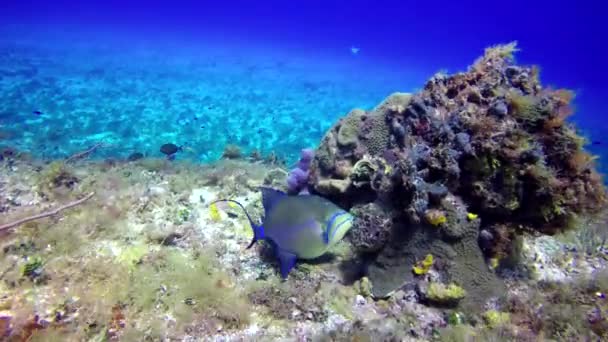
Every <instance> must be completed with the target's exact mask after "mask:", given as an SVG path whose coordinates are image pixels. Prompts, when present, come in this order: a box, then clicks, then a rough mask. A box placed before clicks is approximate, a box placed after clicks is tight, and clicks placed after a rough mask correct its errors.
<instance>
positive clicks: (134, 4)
mask: <svg viewBox="0 0 608 342" xmlns="http://www.w3.org/2000/svg"><path fill="white" fill-rule="evenodd" d="M128 3H129V4H128V5H125V4H122V2H120V1H103V2H101V1H98V2H95V1H91V2H76V1H73V2H72V1H53V2H50V1H44V2H43V1H8V2H7V1H3V4H2V10H1V12H0V139H2V140H0V145H3V146H11V147H13V148H16V149H17V150H19V151H27V152H29V153H32V154H33V155H34V156H37V157H41V158H46V159H54V158H63V157H66V156H68V155H70V154H72V153H74V152H77V151H81V150H83V149H85V148H87V147H89V146H91V145H93V144H95V143H97V142H100V141H103V142H104V143H105V144H106V147H104V148H103V149H101V150H99V151H98V152H96V154H95V156H96V157H101V158H106V157H113V158H126V157H127V156H128V155H129V154H130V153H132V152H143V153H144V154H146V155H148V156H152V157H161V156H162V155H161V153H160V152H159V147H160V145H162V144H163V143H167V142H172V143H175V144H178V145H185V146H186V147H188V148H187V149H185V150H184V152H181V153H180V154H179V155H178V157H177V158H178V159H191V160H196V161H201V162H209V161H213V160H217V159H218V158H219V157H220V156H221V153H222V150H223V148H224V146H225V145H226V144H236V145H239V146H241V148H242V149H243V151H244V152H245V153H248V152H250V151H252V150H253V149H259V150H261V151H262V153H263V154H268V153H270V152H271V151H275V152H276V153H277V154H278V155H279V156H281V157H283V158H285V159H287V160H288V161H289V162H292V161H293V160H294V159H295V157H296V156H297V153H298V151H299V150H300V149H301V148H305V147H314V146H315V145H316V144H317V143H318V141H319V139H320V138H321V137H322V136H323V134H324V132H325V130H327V129H328V128H329V127H330V126H331V125H332V124H333V123H334V122H335V121H336V120H337V119H338V118H339V117H341V116H343V115H344V114H346V113H347V112H348V111H349V110H350V109H352V108H355V107H360V108H365V109H367V108H372V107H373V106H374V105H375V104H377V103H378V102H380V101H381V100H382V99H383V98H384V97H386V96H387V95H389V94H390V93H392V92H394V91H416V89H419V88H421V87H422V86H423V85H424V82H425V80H426V79H428V78H429V77H430V76H431V75H432V74H433V73H435V72H437V71H439V70H444V71H448V72H457V71H461V70H464V69H466V67H467V66H468V65H470V64H471V63H472V62H473V61H474V60H475V59H476V58H477V57H478V56H479V55H480V54H482V53H483V49H484V48H485V47H487V46H489V45H494V44H497V43H505V42H509V41H513V40H517V41H518V42H519V47H520V48H521V51H520V52H519V54H518V55H517V59H518V61H519V62H521V63H523V64H538V65H540V67H541V80H542V81H543V83H544V84H545V85H552V86H554V87H567V88H571V89H574V90H575V91H576V92H577V94H578V97H577V100H576V106H577V113H576V115H575V116H574V118H573V120H574V121H576V123H577V124H578V125H579V127H580V129H581V132H582V133H583V134H585V135H587V136H589V139H590V140H591V141H596V142H597V143H598V144H596V145H592V146H590V149H592V150H593V152H595V153H599V154H600V155H602V157H604V158H605V157H608V153H606V147H605V144H608V141H606V140H603V139H605V137H606V134H605V133H608V124H607V123H606V121H605V119H603V116H602V115H603V112H604V106H603V104H604V103H603V101H604V98H605V95H604V94H606V93H607V91H608V87H607V86H606V85H605V80H606V79H607V76H608V72H606V70H605V65H604V62H605V61H606V60H608V48H607V47H606V45H605V43H604V42H603V40H605V39H602V38H601V37H604V38H605V37H606V36H608V35H607V33H608V29H607V28H606V25H604V24H605V20H604V18H602V16H605V15H604V13H606V11H605V10H604V9H603V8H601V7H602V5H600V4H599V2H598V1H595V2H590V1H588V2H587V3H585V2H584V1H583V2H580V1H579V2H576V3H574V2H572V3H560V2H556V1H536V2H534V3H532V2H531V1H519V0H516V1H510V2H501V3H496V4H492V3H491V2H487V1H486V2H481V1H478V2H472V1H465V2H455V1H450V2H443V1H435V2H424V1H373V2H372V1H349V2H343V1H317V0H315V1H295V0H294V1H241V2H229V3H228V2H224V3H223V4H221V5H220V4H219V2H217V1H216V2H206V1H199V2H193V1H191V2H188V1H129V2H128ZM351 47H356V48H359V49H360V51H359V52H358V53H357V54H353V53H352V51H351ZM33 111H40V112H42V114H41V115H36V114H33ZM600 160H601V159H600Z"/></svg>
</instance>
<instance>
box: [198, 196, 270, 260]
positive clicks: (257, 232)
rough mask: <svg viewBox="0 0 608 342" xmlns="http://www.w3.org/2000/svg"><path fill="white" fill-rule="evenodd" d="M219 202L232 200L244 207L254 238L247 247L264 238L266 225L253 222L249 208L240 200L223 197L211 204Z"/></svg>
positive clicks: (231, 201)
mask: <svg viewBox="0 0 608 342" xmlns="http://www.w3.org/2000/svg"><path fill="white" fill-rule="evenodd" d="M218 202H230V203H234V204H236V205H238V206H239V207H240V208H241V209H243V212H245V216H247V220H249V224H250V225H251V229H252V230H253V239H251V242H250V243H249V245H248V246H247V249H249V248H251V247H253V245H254V244H255V243H256V242H257V241H258V240H263V239H264V227H262V225H259V224H256V223H255V222H253V219H251V216H250V215H249V213H248V212H247V209H245V207H244V206H243V205H242V204H241V203H239V202H237V201H235V200H231V199H221V200H217V201H213V202H211V204H215V203H218ZM211 204H210V205H211Z"/></svg>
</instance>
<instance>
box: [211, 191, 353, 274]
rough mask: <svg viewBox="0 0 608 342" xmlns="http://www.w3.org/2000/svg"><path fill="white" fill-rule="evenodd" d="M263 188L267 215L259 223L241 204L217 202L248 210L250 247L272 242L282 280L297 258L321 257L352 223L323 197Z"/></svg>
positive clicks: (346, 215) (343, 212)
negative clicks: (259, 243)
mask: <svg viewBox="0 0 608 342" xmlns="http://www.w3.org/2000/svg"><path fill="white" fill-rule="evenodd" d="M260 190H261V192H262V203H263V205H264V217H263V218H262V223H261V224H259V225H258V224H256V223H255V222H253V220H252V219H251V216H250V215H249V213H248V212H247V210H246V209H245V207H243V205H241V203H239V202H237V201H234V200H227V199H223V200H219V201H216V202H220V201H225V202H232V203H235V204H237V205H238V206H240V207H241V208H242V209H243V210H244V211H245V215H246V216H247V219H248V220H249V223H250V224H251V228H252V229H253V239H252V240H251V243H250V244H249V246H247V248H251V246H253V244H254V243H255V242H256V241H259V240H265V241H267V242H269V243H270V244H271V245H272V246H273V248H274V250H275V253H276V255H277V258H278V259H279V263H280V267H281V276H282V277H283V279H285V278H287V275H288V274H289V272H290V271H291V269H293V267H294V266H295V263H296V260H297V259H314V258H317V257H320V256H321V255H323V254H325V253H326V252H327V251H328V250H329V249H330V248H331V247H332V246H333V245H335V244H336V243H337V242H339V241H340V240H341V239H342V238H343V237H344V235H345V234H346V233H347V232H348V230H349V229H350V228H351V226H352V222H353V216H352V215H351V214H349V213H348V212H347V211H345V210H343V209H341V208H340V207H338V206H337V205H335V204H333V203H332V202H330V201H329V200H327V199H325V198H323V197H320V196H317V195H298V196H290V195H287V194H286V193H284V192H282V191H279V190H275V189H271V188H261V189H260ZM214 203H215V202H214Z"/></svg>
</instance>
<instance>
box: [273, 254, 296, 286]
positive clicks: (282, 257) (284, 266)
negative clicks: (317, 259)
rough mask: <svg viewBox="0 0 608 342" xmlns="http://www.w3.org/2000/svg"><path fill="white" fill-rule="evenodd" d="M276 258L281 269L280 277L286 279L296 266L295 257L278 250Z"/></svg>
mask: <svg viewBox="0 0 608 342" xmlns="http://www.w3.org/2000/svg"><path fill="white" fill-rule="evenodd" d="M277 256H278V257H279V264H280V267H281V277H283V279H287V275H288V274H289V272H290V271H291V270H292V269H293V267H294V266H295V265H296V259H297V257H296V255H295V254H293V253H290V252H287V251H284V250H280V249H279V250H278V251H277Z"/></svg>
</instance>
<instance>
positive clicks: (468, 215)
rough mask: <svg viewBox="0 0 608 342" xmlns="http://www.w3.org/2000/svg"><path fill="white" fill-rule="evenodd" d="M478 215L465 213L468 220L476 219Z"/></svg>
mask: <svg viewBox="0 0 608 342" xmlns="http://www.w3.org/2000/svg"><path fill="white" fill-rule="evenodd" d="M478 217H479V215H477V214H473V213H468V214H467V218H468V219H469V221H473V220H476V219H477V218H478Z"/></svg>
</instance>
